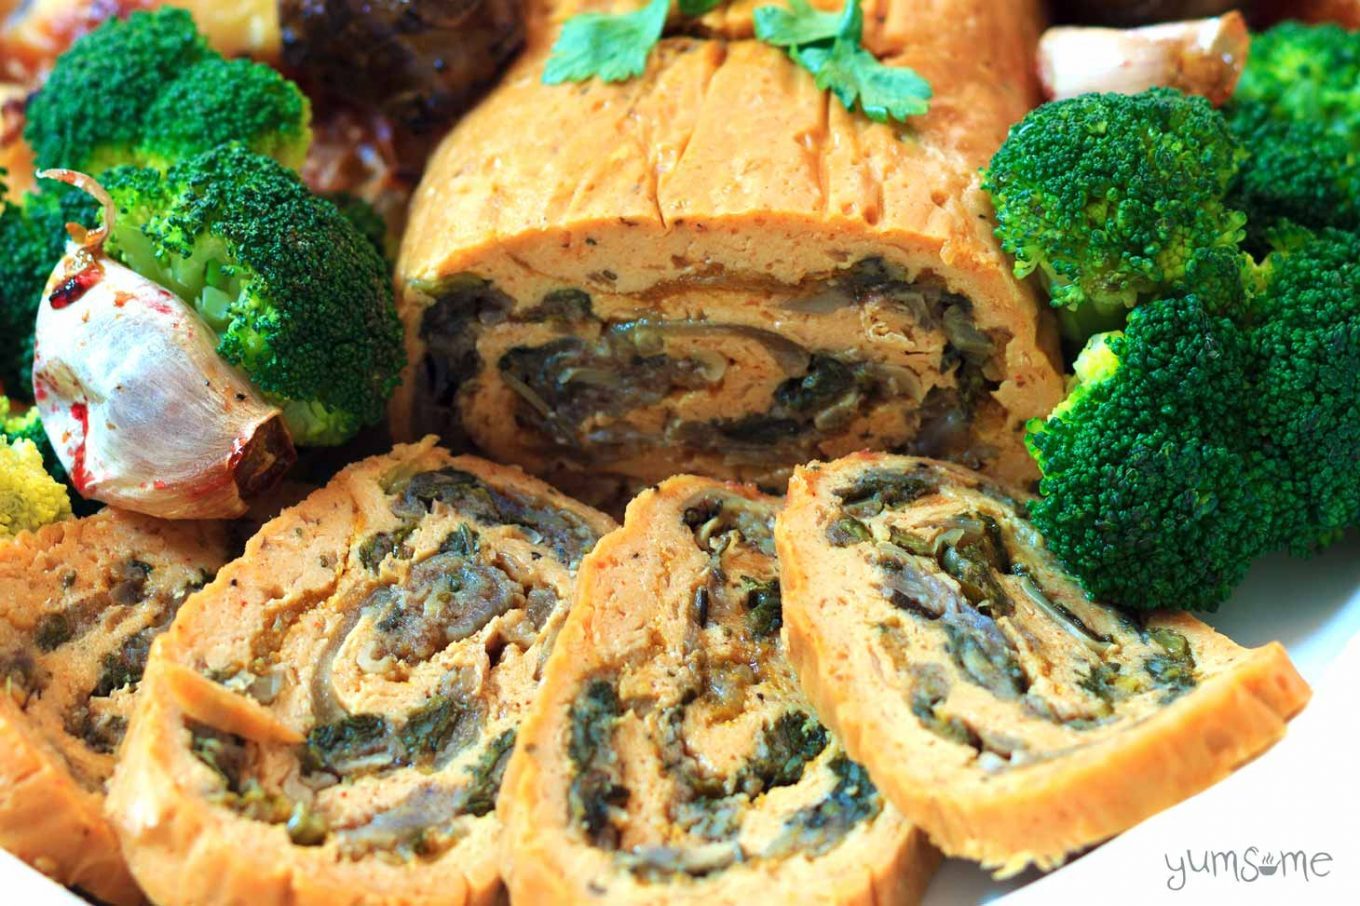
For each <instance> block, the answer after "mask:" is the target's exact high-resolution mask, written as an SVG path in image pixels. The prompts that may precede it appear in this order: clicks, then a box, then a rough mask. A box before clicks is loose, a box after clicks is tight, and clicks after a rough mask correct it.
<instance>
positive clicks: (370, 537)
mask: <svg viewBox="0 0 1360 906" xmlns="http://www.w3.org/2000/svg"><path fill="white" fill-rule="evenodd" d="M611 528H613V523H612V522H611V521H610V520H609V519H608V517H606V516H603V515H601V514H600V513H597V512H595V511H593V510H591V509H589V508H587V507H585V506H582V505H581V504H578V503H576V502H575V501H573V500H570V499H568V498H566V497H563V496H562V495H560V494H558V493H556V492H554V491H553V490H552V489H550V488H549V487H547V486H546V485H544V484H542V483H541V482H539V481H537V480H534V479H531V478H529V477H527V476H525V475H524V474H523V473H522V472H520V471H519V470H518V469H511V468H503V467H500V466H495V465H491V464H490V463H487V462H484V461H482V460H479V459H474V458H471V457H457V458H455V457H451V456H450V455H449V454H448V453H446V452H445V451H443V450H440V449H437V448H435V447H434V446H433V440H432V439H428V440H427V441H425V442H423V443H421V444H418V445H413V446H402V447H397V448H396V449H395V450H394V451H392V452H391V453H390V454H387V455H383V456H376V457H373V458H371V459H367V460H364V461H362V462H360V463H357V464H355V465H353V466H350V467H349V468H347V469H345V470H344V471H342V472H341V473H340V474H339V475H337V476H336V477H335V478H334V479H333V480H332V481H331V482H330V484H328V485H327V486H326V487H325V488H323V489H321V490H319V491H317V492H315V493H313V494H312V495H311V496H309V497H308V498H307V499H306V500H304V501H303V502H302V503H300V504H298V505H297V506H295V507H292V508H291V509H288V510H285V511H284V512H283V513H282V514H280V515H279V516H278V517H277V518H275V519H274V520H272V521H271V522H269V523H268V524H267V525H265V527H264V528H263V529H262V530H261V531H260V533H259V534H258V535H256V536H255V537H254V538H253V539H252V540H251V541H250V543H249V545H248V546H247V548H246V552H245V555H244V556H243V557H242V558H241V559H239V560H237V561H235V562H234V563H232V564H230V565H229V566H227V567H226V568H225V569H223V570H222V572H221V573H220V574H219V575H218V577H217V580H216V581H215V582H213V583H212V584H211V585H210V586H208V588H206V589H205V590H204V591H203V592H201V593H200V594H199V595H198V596H197V597H196V598H195V599H194V600H193V601H192V602H191V604H190V606H189V607H186V608H185V609H184V610H182V611H181V613H180V616H179V619H178V620H177V621H176V622H175V624H174V626H173V628H172V629H171V630H170V631H169V633H168V634H167V635H166V636H165V637H164V638H163V639H162V641H161V642H160V643H159V644H157V646H156V648H155V651H154V652H153V653H152V657H151V661H150V663H149V665H148V667H147V672H146V678H145V680H144V681H143V691H144V693H145V694H144V696H143V698H142V699H141V707H139V708H138V709H136V712H135V714H134V716H133V719H132V723H131V726H130V728H129V730H128V738H127V741H126V743H125V745H124V750H123V756H122V760H121V762H120V764H119V767H118V770H117V771H116V773H115V775H114V780H113V782H112V784H111V787H110V799H109V806H110V813H111V816H112V818H113V821H114V824H115V826H116V828H117V830H118V833H119V836H120V838H121V840H122V843H123V848H124V851H125V853H126V854H127V858H128V863H129V865H130V866H131V868H132V872H133V874H134V875H135V876H136V878H137V879H138V881H139V882H140V883H141V884H142V886H143V888H144V889H145V890H146V891H147V893H148V894H149V895H150V896H151V898H152V899H154V900H155V901H156V902H157V903H159V904H161V906H215V904H223V906H225V904H242V903H249V904H251V906H284V904H287V906H323V904H324V906H330V904H335V903H357V902H362V903H365V904H368V906H397V904H400V906H434V904H440V906H449V904H464V903H479V904H481V903H486V904H489V903H493V902H497V898H498V897H499V896H500V895H501V891H502V886H501V882H500V873H499V868H498V854H499V837H500V823H499V821H498V820H497V818H496V815H495V800H496V793H497V789H498V787H499V785H500V778H501V774H502V772H503V770H504V766H505V761H506V759H507V758H508V757H509V753H510V749H511V747H512V746H513V745H514V741H515V734H516V730H517V729H518V727H519V722H520V718H521V715H522V714H523V712H524V711H525V710H526V709H527V707H528V705H529V702H530V700H531V699H532V697H533V695H534V694H535V692H536V691H537V689H538V685H539V678H540V673H541V670H542V667H543V663H544V661H545V660H546V659H547V655H548V651H549V649H550V648H551V647H552V643H553V639H554V637H555V636H556V635H557V632H558V630H559V629H560V627H561V624H562V622H563V620H564V619H565V616H566V609H567V603H568V602H569V601H570V597H571V592H572V587H573V574H574V570H575V567H576V565H577V564H578V563H579V561H580V559H581V557H582V556H584V554H585V553H586V552H587V551H588V550H590V548H591V547H592V546H593V545H594V543H595V541H596V539H597V538H598V537H599V536H601V535H602V534H604V533H605V532H607V531H609V530H610V529H611Z"/></svg>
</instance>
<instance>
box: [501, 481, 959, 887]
mask: <svg viewBox="0 0 1360 906" xmlns="http://www.w3.org/2000/svg"><path fill="white" fill-rule="evenodd" d="M715 501H717V502H723V501H735V502H736V503H735V504H734V505H733V506H732V508H731V509H729V508H728V504H726V503H720V505H719V506H718V508H717V510H716V512H717V513H719V514H720V515H712V516H705V517H703V518H705V519H710V518H711V520H712V522H710V523H708V524H709V525H717V526H720V527H718V528H714V529H712V532H711V534H708V535H706V536H705V532H706V531H708V530H707V529H705V528H704V527H703V526H701V525H700V522H699V521H697V520H691V521H693V522H694V524H693V525H689V524H687V521H686V520H687V519H688V518H689V514H690V513H695V512H699V511H702V510H704V509H705V508H706V507H709V506H711V505H713V504H714V502H715ZM742 501H747V502H749V503H742ZM777 504H778V501H777V500H775V499H774V498H770V497H765V496H763V495H760V494H758V493H756V492H755V491H754V490H753V489H751V488H749V487H745V486H741V485H735V484H727V485H724V484H720V483H718V482H715V481H711V480H708V479H700V478H694V477H689V476H680V477H677V478H672V479H670V480H668V481H666V482H663V483H662V484H661V485H660V486H659V487H658V488H656V489H655V490H651V491H647V492H645V493H644V494H643V495H641V496H640V497H639V498H637V499H636V500H634V501H633V503H632V504H630V505H629V507H628V514H627V518H626V520H625V523H624V526H623V528H621V529H619V530H618V531H615V532H613V533H612V534H610V535H608V536H606V537H605V538H604V539H603V540H602V541H601V542H600V544H599V545H598V546H597V547H596V550H595V551H594V552H593V553H592V554H591V555H590V556H589V557H587V558H586V560H585V562H584V564H583V565H582V569H581V576H580V579H579V583H578V590H577V597H576V600H575V602H574V603H573V605H572V611H571V615H570V617H569V618H568V621H567V625H566V626H565V627H564V628H563V630H562V635H561V636H560V638H559V642H558V646H557V648H556V650H555V651H554V654H553V656H552V657H551V658H550V660H549V664H548V668H547V672H546V675H545V679H544V685H543V692H542V693H541V695H540V697H539V699H538V700H537V701H536V702H535V705H534V707H533V709H532V711H531V712H530V716H529V717H528V718H527V719H526V721H525V722H524V724H523V726H522V728H521V742H520V745H519V746H518V747H517V748H516V751H515V754H514V755H513V756H512V758H511V761H510V765H509V767H508V768H507V771H506V778H505V783H504V785H503V787H502V791H501V798H500V801H499V804H498V810H499V811H500V813H501V814H502V816H503V817H504V820H505V822H506V836H505V840H504V861H505V871H506V880H507V885H508V887H509V890H510V894H511V898H512V901H513V902H516V903H585V902H597V901H599V900H600V898H602V897H603V898H604V899H607V900H608V901H609V902H619V903H626V902H648V903H658V904H660V903H668V904H686V903H690V904H700V903H704V904H709V903H712V904H741V903H749V902H753V901H755V900H757V899H758V898H760V897H770V896H773V897H775V898H777V899H785V898H788V899H796V900H798V901H800V902H818V903H846V904H849V903H855V904H866V906H867V904H885V903H914V902H916V901H918V900H919V898H920V895H921V893H922V891H923V890H924V887H925V884H926V882H927V881H928V879H929V877H930V875H931V873H932V872H933V870H934V867H935V865H936V863H937V861H938V856H937V855H936V853H935V852H934V850H933V849H932V848H931V847H930V846H929V845H928V844H926V843H925V841H924V839H923V837H922V835H921V834H920V833H919V832H918V831H917V830H916V829H914V828H912V827H911V826H910V825H909V824H907V823H906V822H905V821H903V819H902V817H901V816H900V815H899V814H897V813H896V812H895V811H894V810H893V809H892V807H891V806H890V805H888V804H887V803H885V802H883V801H882V800H881V799H879V798H878V794H877V793H875V792H872V791H869V792H868V793H867V796H869V797H871V798H870V801H872V802H874V803H876V804H875V805H874V807H873V808H874V811H873V813H872V815H870V816H869V817H861V818H859V819H857V820H855V821H854V822H852V823H850V824H849V825H847V826H843V827H841V828H840V829H839V830H836V831H826V833H827V834H829V836H828V837H827V839H826V841H821V839H820V838H819V837H817V836H816V834H817V833H821V832H820V831H819V832H813V833H812V835H811V836H812V840H813V841H814V842H806V843H803V844H800V846H808V847H811V849H807V850H804V849H801V848H798V847H795V848H794V849H792V850H791V851H788V854H783V853H784V852H785V851H783V850H781V849H779V845H780V843H779V841H781V840H783V839H785V837H784V836H781V835H785V834H788V833H790V832H791V831H790V830H789V829H790V828H794V827H797V826H798V824H797V821H798V817H799V812H800V810H806V809H808V808H816V807H817V806H818V804H819V803H826V802H827V801H828V800H827V799H824V798H820V797H828V796H829V791H830V788H831V786H832V785H833V783H834V780H833V778H834V777H836V776H839V775H838V774H836V773H835V772H836V771H837V770H839V768H837V767H834V766H836V765H841V766H842V767H843V766H844V765H845V764H848V763H847V762H845V761H844V755H843V753H842V752H841V750H840V746H839V744H838V743H837V742H836V741H835V740H834V739H830V738H827V737H823V743H822V744H823V745H824V746H825V748H821V749H819V750H818V753H817V754H816V755H815V756H814V757H813V758H812V759H811V760H808V761H806V762H804V763H803V766H802V767H800V768H799V774H798V776H797V777H796V778H795V779H793V780H787V781H767V784H778V785H774V786H770V785H766V786H764V787H759V786H758V787H755V788H754V792H750V793H748V794H739V795H735V796H732V797H731V798H728V796H731V792H730V791H731V789H732V787H731V786H730V785H726V786H725V785H723V784H725V783H726V784H730V783H731V782H734V778H736V777H740V776H742V772H743V771H747V770H750V766H751V765H752V764H754V762H752V761H746V760H745V759H747V758H749V757H752V753H760V752H762V751H763V749H762V748H761V747H762V746H763V745H764V744H765V743H764V742H757V741H756V740H758V739H761V738H762V737H764V738H768V737H766V736H765V734H766V733H767V732H768V730H769V729H770V727H771V726H773V725H774V723H775V722H776V721H777V720H779V719H780V717H781V716H785V717H788V716H796V715H802V716H803V717H804V718H806V715H807V714H808V712H807V711H806V710H805V709H806V708H807V703H806V701H805V699H804V698H803V696H802V694H801V693H800V692H799V691H798V689H797V686H796V684H795V683H794V679H793V675H792V671H791V670H790V668H789V666H788V663H787V661H786V660H785V659H784V656H783V654H782V647H783V644H782V642H781V641H779V636H778V630H777V628H776V629H775V630H774V634H773V635H769V634H768V631H765V630H759V629H755V628H753V624H750V623H748V622H747V621H748V620H749V619H750V617H749V609H748V608H749V607H750V601H749V599H748V600H747V602H746V603H745V604H742V603H741V601H740V597H741V590H742V589H747V588H748V587H749V583H748V581H747V580H752V581H760V582H767V581H768V579H769V577H770V576H772V575H774V574H773V573H772V570H774V569H775V568H776V567H775V565H774V562H773V559H772V557H771V556H769V555H766V554H764V553H762V552H761V550H760V547H761V546H762V544H766V543H768V538H767V541H766V542H756V541H755V540H754V539H753V538H751V537H747V536H749V534H750V532H749V531H747V532H746V535H743V536H734V535H733V534H732V533H731V525H732V523H733V522H735V523H737V524H740V525H749V523H740V522H738V521H737V520H739V519H741V518H743V517H741V516H733V517H730V518H731V520H732V521H731V522H729V521H728V520H729V516H728V515H727V514H728V513H731V512H734V511H735V512H746V513H749V514H751V518H752V520H761V521H763V520H766V519H769V518H772V516H773V512H774V509H775V507H776V506H777ZM765 531H768V529H766V530H765ZM704 537H707V538H708V539H710V542H711V545H712V546H711V547H710V548H709V549H701V548H700V547H699V546H698V544H696V541H697V540H699V541H700V542H701V543H702V541H701V539H702V538H704ZM714 563H718V564H719V566H718V567H717V568H714V567H713V564H714ZM774 577H775V578H776V579H777V575H774ZM699 587H703V588H704V589H705V590H706V592H707V594H706V596H705V597H704V602H705V603H704V604H703V605H702V608H703V615H702V616H696V612H695V610H694V608H695V606H696V605H695V603H694V602H695V601H696V600H698V597H697V595H698V591H697V589H698V588H699ZM775 587H776V588H777V586H775ZM754 625H760V624H754ZM732 664H738V665H749V666H750V667H751V668H753V669H754V670H755V673H754V674H749V675H748V674H747V673H745V672H744V671H742V672H740V673H739V674H735V675H740V676H742V677H744V679H742V680H740V681H736V680H732V679H730V677H731V676H733V675H734V674H729V673H727V672H726V671H727V669H728V667H729V666H730V665H732ZM715 677H717V678H718V679H715ZM601 683H603V684H604V685H603V686H600V684H601ZM605 688H608V689H613V690H614V692H612V693H605V694H606V695H613V696H616V698H614V699H613V701H615V702H616V703H618V705H619V708H620V709H621V710H620V711H619V712H618V715H617V723H616V724H613V725H612V726H613V728H612V729H610V730H608V731H606V732H605V736H604V737H602V738H603V739H604V742H603V743H601V745H602V746H603V747H608V748H609V749H610V751H611V752H612V753H613V754H608V755H604V756H602V757H603V760H602V761H600V762H598V764H594V765H593V766H591V767H589V768H586V767H583V766H582V765H579V764H577V763H576V761H575V760H574V759H575V758H576V757H577V756H576V755H573V754H571V751H572V749H573V747H575V746H577V741H574V740H578V737H579V736H580V733H578V732H577V721H578V720H579V718H577V717H575V716H574V715H575V713H576V709H577V708H584V707H587V705H583V704H582V702H584V701H586V700H587V697H589V696H591V695H592V694H599V692H600V690H602V689H605ZM734 689H736V690H737V691H736V692H735V693H734V692H733V690H734ZM597 700H598V699H597ZM734 702H735V703H736V704H733V703H734ZM814 725H815V723H814ZM676 734H678V736H677V735H676ZM569 740H573V741H569ZM601 751H603V749H601ZM611 765H614V766H619V765H621V767H618V774H617V775H616V776H615V781H616V782H617V783H618V784H620V785H621V786H622V788H623V789H626V790H627V795H626V797H620V796H617V795H615V796H613V797H612V801H613V802H614V806H613V807H612V809H613V810H614V812H615V813H614V814H613V816H612V817H610V818H609V819H608V823H607V824H606V825H600V826H599V827H597V828H595V829H593V830H591V829H588V828H590V827H591V825H589V824H588V823H583V822H588V821H589V820H591V819H588V818H584V817H579V816H580V815H583V814H586V813H583V812H580V811H578V809H580V808H581V807H582V805H581V804H582V803H583V802H585V800H584V799H578V798H576V797H578V796H584V795H586V794H584V793H578V792H577V791H576V781H575V780H574V779H573V778H579V777H581V776H583V775H584V774H585V773H587V772H594V771H597V770H603V771H611V770H614V767H611ZM855 770H858V769H857V768H856V769H855ZM573 772H574V773H573ZM694 772H698V775H701V776H703V777H704V778H705V780H704V781H703V785H704V786H703V788H704V789H705V790H707V791H708V792H706V793H703V794H699V793H695V792H693V791H692V790H691V786H692V784H693V783H694V782H695V781H693V780H692V779H691V778H692V777H694V776H696V775H695V773H694ZM747 782H748V783H749V781H747ZM715 784H717V785H718V786H719V789H721V790H725V791H728V793H727V796H724V795H721V794H718V793H714V792H713V791H712V790H713V786H714V785H715ZM838 788H839V787H838ZM856 789H858V788H856ZM687 790H689V791H690V792H686V791H687ZM714 795H717V796H718V798H717V799H713V800H707V799H704V797H705V796H714ZM696 796H697V797H698V799H699V800H703V801H706V802H708V803H709V804H708V805H707V806H706V808H708V809H710V810H711V811H710V812H707V814H712V815H726V814H727V813H728V811H727V810H729V809H730V810H733V812H734V813H735V815H737V816H738V817H736V818H734V819H732V820H733V823H732V824H726V823H725V820H726V819H724V821H720V822H718V823H719V824H722V826H723V827H725V828H726V829H725V830H722V831H719V832H717V834H716V836H705V835H703V834H699V833H696V832H692V831H689V830H686V829H685V828H686V827H687V826H688V825H687V824H686V821H685V819H677V817H676V816H677V815H680V814H685V809H686V808H687V807H688V806H687V804H693V803H694V802H695V801H698V800H696V799H695V798H694V797H696ZM585 807H586V809H587V812H588V808H589V807H588V805H587V806H585ZM823 807H825V806H824V805H823ZM572 815H577V816H578V817H571V816H572ZM835 821H836V819H835V817H832V818H829V819H828V821H827V824H826V825H825V826H831V825H834V824H835ZM818 826H819V827H822V826H823V825H818ZM711 833H712V832H710V834H711ZM592 834H594V835H595V837H594V842H591V839H592V838H591V836H590V835H592ZM837 834H843V836H837ZM804 839H805V838H804ZM772 841H773V842H772ZM727 847H735V848H737V849H740V851H741V852H742V854H743V856H742V858H740V859H738V860H736V861H730V860H731V853H732V850H730V849H727ZM714 848H717V849H719V850H721V853H720V855H719V857H716V858H715V857H714V856H713V849H714ZM776 852H779V853H781V854H779V855H776V854H774V853H776ZM710 858H712V859H714V860H715V861H714V862H709V861H706V860H707V859H710ZM653 860H654V861H653ZM696 863H697V864H698V868H697V869H694V868H692V867H691V866H694V865H695V864H696ZM715 864H716V866H717V867H715ZM658 866H664V867H658ZM696 871H697V874H696V873H695V872H696ZM649 872H655V874H648V873H649Z"/></svg>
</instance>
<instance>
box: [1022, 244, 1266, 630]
mask: <svg viewBox="0 0 1360 906" xmlns="http://www.w3.org/2000/svg"><path fill="white" fill-rule="evenodd" d="M1238 267H1240V262H1239V259H1238V256H1237V255H1236V253H1234V252H1232V251H1230V250H1221V251H1215V252H1211V253H1208V256H1207V257H1205V258H1197V259H1195V261H1194V263H1193V264H1192V266H1191V268H1190V271H1191V274H1190V279H1194V278H1195V277H1196V276H1202V275H1203V274H1202V272H1204V271H1209V270H1218V271H1220V272H1221V271H1231V270H1232V269H1234V268H1238ZM1196 272H1199V273H1198V274H1197V273H1196ZM1243 303H1244V298H1243V291H1242V289H1241V283H1240V281H1239V282H1238V284H1237V286H1236V287H1234V286H1233V285H1232V283H1231V282H1230V281H1226V280H1219V279H1210V280H1208V281H1206V284H1205V290H1204V291H1202V292H1194V293H1188V294H1186V295H1183V296H1175V297H1170V298H1167V299H1159V300H1154V301H1152V302H1148V303H1145V304H1144V305H1141V306H1139V307H1138V308H1137V309H1135V310H1134V311H1133V313H1132V314H1131V315H1130V316H1129V319H1128V325H1127V327H1126V328H1125V330H1124V331H1123V332H1121V333H1113V334H1103V335H1098V336H1096V337H1093V338H1092V339H1091V341H1090V343H1089V344H1088V346H1087V348H1086V349H1085V350H1084V351H1083V353H1082V355H1081V357H1080V358H1079V359H1078V363H1077V377H1078V383H1077V384H1076V387H1075V389H1074V390H1073V391H1072V392H1071V394H1070V395H1069V397H1068V399H1067V400H1065V401H1064V402H1063V403H1062V404H1061V405H1060V406H1059V407H1058V408H1057V409H1056V410H1055V411H1054V412H1053V413H1052V415H1051V416H1050V417H1049V418H1048V419H1046V420H1042V419H1036V420H1034V421H1033V422H1031V423H1030V426H1029V433H1028V434H1027V436H1026V442H1027V443H1028V445H1029V447H1030V451H1031V453H1032V454H1033V455H1034V458H1035V461H1036V462H1037V463H1038V464H1039V467H1040V470H1041V471H1042V473H1043V477H1042V479H1041V481H1040V485H1039V488H1040V493H1041V495H1042V496H1041V499H1039V500H1038V501H1036V502H1035V503H1034V504H1032V506H1031V508H1030V509H1031V515H1032V518H1033V520H1034V524H1035V525H1036V526H1038V528H1039V529H1040V531H1042V532H1043V533H1044V536H1045V538H1046V539H1047V541H1048V544H1049V546H1050V547H1051V548H1052V549H1053V551H1054V552H1055V553H1056V554H1057V555H1058V556H1059V557H1060V558H1061V559H1062V560H1063V561H1064V563H1066V564H1067V566H1068V567H1069V568H1070V569H1072V571H1073V572H1074V573H1075V574H1076V575H1077V576H1078V577H1079V578H1080V579H1081V580H1082V582H1083V584H1084V586H1085V587H1086V590H1087V591H1088V592H1090V593H1091V594H1092V595H1093V596H1094V597H1096V598H1098V599H1100V600H1103V601H1109V602H1113V603H1117V604H1122V605H1125V606H1129V607H1139V608H1141V607H1149V608H1151V607H1172V608H1189V609H1213V608H1214V607H1216V606H1217V604H1218V602H1219V601H1221V600H1222V599H1223V598H1224V597H1226V596H1227V594H1228V592H1229V591H1230V590H1231V589H1232V588H1233V587H1234V586H1235V585H1236V584H1237V582H1238V581H1239V580H1240V579H1241V578H1242V575H1243V574H1244V573H1245V571H1246V569H1247V566H1248V565H1249V564H1250V563H1251V561H1252V560H1253V559H1254V558H1255V557H1257V556H1258V555H1259V554H1260V553H1262V552H1263V550H1265V548H1266V541H1267V539H1266V537H1265V535H1266V532H1265V530H1264V529H1263V528H1262V520H1261V518H1260V514H1261V512H1262V511H1263V510H1264V509H1265V508H1266V504H1267V502H1272V503H1273V500H1274V497H1275V492H1273V491H1272V490H1271V483H1270V481H1269V480H1268V476H1267V470H1266V468H1265V463H1264V462H1263V461H1262V458H1261V457H1260V455H1259V454H1258V452H1257V449H1256V436H1255V434H1254V433H1253V431H1252V429H1251V424H1250V418H1249V412H1248V411H1247V408H1246V407H1244V406H1243V405H1242V401H1243V400H1244V399H1249V398H1250V397H1249V394H1250V392H1251V388H1250V377H1249V375H1250V373H1251V346H1250V340H1249V337H1248V336H1247V335H1246V333H1245V332H1244V331H1243V329H1242V328H1241V327H1240V326H1239V325H1238V324H1237V323H1235V322H1234V320H1233V319H1232V318H1231V317H1228V316H1226V314H1225V312H1227V311H1230V310H1234V309H1238V308H1240V307H1241V306H1242V304H1243Z"/></svg>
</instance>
